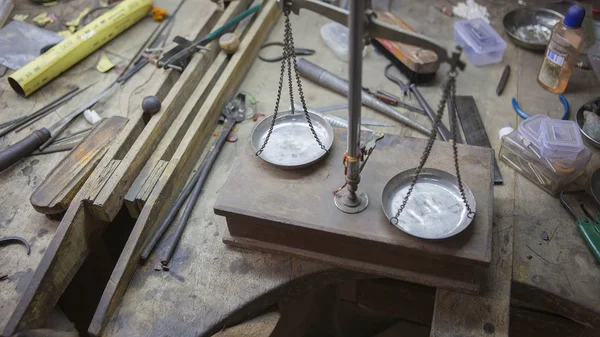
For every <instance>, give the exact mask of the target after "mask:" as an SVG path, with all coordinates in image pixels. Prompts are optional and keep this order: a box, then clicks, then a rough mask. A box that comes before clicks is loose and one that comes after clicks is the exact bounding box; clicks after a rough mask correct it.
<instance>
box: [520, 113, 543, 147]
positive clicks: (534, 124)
mask: <svg viewBox="0 0 600 337" xmlns="http://www.w3.org/2000/svg"><path fill="white" fill-rule="evenodd" d="M546 119H550V117H548V116H546V115H535V116H531V117H529V118H527V119H525V120H523V121H522V122H521V123H520V124H519V127H518V130H519V135H520V136H521V137H523V139H522V140H523V143H525V144H527V142H530V143H531V144H533V145H535V147H536V148H537V149H540V148H541V146H542V134H541V133H540V125H541V124H542V121H544V120H546Z"/></svg>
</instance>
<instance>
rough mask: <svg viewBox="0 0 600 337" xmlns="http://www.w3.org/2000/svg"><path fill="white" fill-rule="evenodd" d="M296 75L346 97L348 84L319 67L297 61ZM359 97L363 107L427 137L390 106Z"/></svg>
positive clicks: (417, 124)
mask: <svg viewBox="0 0 600 337" xmlns="http://www.w3.org/2000/svg"><path fill="white" fill-rule="evenodd" d="M297 65H298V73H299V74H300V76H302V77H304V78H306V79H308V80H310V81H313V82H315V83H317V84H319V85H320V86H322V87H324V88H327V89H329V90H332V91H334V92H336V93H338V94H340V95H344V96H346V97H348V90H349V85H348V82H347V81H346V80H344V79H342V78H339V77H338V76H336V75H334V74H332V73H331V72H329V71H327V70H325V69H323V68H321V67H319V66H318V65H316V64H314V63H312V62H310V61H308V60H306V59H304V58H299V59H298V63H297ZM360 95H362V104H364V105H365V106H367V107H369V108H371V109H373V110H375V111H377V112H380V113H382V114H384V115H386V116H388V117H390V118H393V119H395V120H396V121H398V122H400V123H403V124H404V125H406V126H408V127H411V128H413V129H415V130H417V131H419V132H421V133H422V134H424V135H427V136H429V134H430V131H429V128H427V127H425V126H423V125H421V124H419V123H417V122H415V121H413V120H411V119H410V118H408V117H406V116H405V115H403V114H401V113H400V112H399V111H398V110H396V109H394V108H392V107H391V106H389V105H387V104H385V103H383V102H380V101H379V100H377V99H376V98H375V97H373V96H371V95H369V94H368V93H366V92H364V91H362V90H361V93H360Z"/></svg>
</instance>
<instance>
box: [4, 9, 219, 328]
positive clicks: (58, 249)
mask: <svg viewBox="0 0 600 337" xmlns="http://www.w3.org/2000/svg"><path fill="white" fill-rule="evenodd" d="M199 2H202V3H203V5H202V6H200V7H201V8H200V7H198V5H199ZM177 3H178V1H172V3H171V5H173V6H172V8H174V7H175V5H176V4H177ZM166 4H167V5H168V3H166ZM180 13H181V16H179V18H180V19H181V21H176V22H175V25H174V26H173V29H172V31H171V34H174V35H186V36H188V38H194V37H195V36H196V35H197V34H198V33H199V32H201V31H202V30H205V31H209V30H210V29H211V27H206V25H207V24H211V23H212V24H214V22H215V21H216V19H215V16H217V12H216V5H214V4H212V3H211V2H209V1H208V0H193V1H186V2H185V3H184V5H183V8H182V10H181V11H180ZM186 18H187V19H186ZM192 18H193V20H192ZM136 28H137V26H134V27H132V30H128V31H127V32H125V34H127V35H125V37H129V38H131V36H129V33H132V34H135V33H137V39H136V41H137V40H140V43H142V41H143V40H144V39H139V36H140V31H137V30H136ZM145 28H146V29H148V27H145ZM151 30H152V29H148V32H150V31H151ZM144 34H145V33H144ZM189 34H191V35H189ZM117 40H119V39H116V40H115V41H117ZM127 46H128V47H129V48H130V49H131V50H132V51H131V52H132V53H135V51H136V50H137V48H139V45H135V44H132V43H131V42H129V44H127ZM111 47H114V44H113V43H109V44H108V45H107V48H111ZM132 56H133V55H131V56H129V57H132ZM198 57H201V55H197V57H194V58H193V59H196V58H198ZM92 61H94V60H92ZM84 63H85V62H84ZM84 65H86V64H84ZM78 66H79V65H78ZM86 66H87V67H89V69H94V67H93V65H89V64H87V65H86ZM75 70H76V69H75ZM93 71H96V70H95V69H94V70H93ZM155 71H157V70H156V69H152V68H151V67H147V68H145V69H144V70H142V72H141V73H140V74H139V75H136V77H134V79H136V80H135V81H131V82H127V83H126V84H125V86H124V89H123V92H124V93H126V94H128V95H129V96H125V97H120V96H119V97H114V98H113V99H112V100H110V103H112V104H115V106H116V107H117V108H116V111H119V112H120V114H123V115H127V114H128V109H129V99H130V97H135V98H137V102H140V101H141V97H143V96H146V95H149V94H156V93H159V94H160V93H161V92H164V91H165V90H166V89H165V88H166V87H165V86H166V85H168V83H170V82H169V78H170V77H171V75H170V73H172V72H169V71H167V72H164V71H162V70H160V72H158V73H157V75H158V76H157V77H156V81H154V80H149V79H148V77H146V78H144V77H139V78H138V76H141V74H146V76H148V75H149V74H152V73H153V72H155ZM94 76H97V75H94ZM63 77H64V76H61V77H59V78H57V79H56V80H55V81H54V82H53V84H57V85H60V84H61V82H60V80H61V79H62V78H63ZM88 78H89V77H88ZM106 80H107V81H109V82H110V79H106ZM112 80H114V78H113V79H112ZM132 80H133V79H132ZM104 81H105V80H104V78H103V80H102V81H99V82H100V86H103V84H105V83H104ZM138 81H145V82H148V85H147V86H146V85H145V84H144V83H145V82H138ZM94 88H95V87H94ZM140 88H141V89H142V90H139V92H138V91H135V90H138V89H140ZM90 90H91V89H90ZM44 92H45V91H44V89H42V91H40V92H38V93H36V95H39V94H40V93H44ZM93 94H97V93H94V92H91V93H90V95H93ZM134 94H135V95H134ZM4 95H6V93H5V94H4ZM140 96H141V97H140ZM80 98H81V100H85V99H86V98H87V99H88V100H89V99H90V97H80ZM121 100H123V101H124V102H125V103H122V102H121ZM134 101H136V100H134ZM70 103H73V104H75V107H76V105H77V104H81V103H83V101H79V100H78V101H77V102H73V101H72V102H70ZM120 104H125V108H124V109H122V108H121V105H120ZM138 104H139V103H137V104H136V105H138ZM99 107H101V105H97V106H96V108H99ZM105 107H106V105H105ZM73 108H74V107H67V109H73ZM123 110H124V111H123ZM66 111H68V110H66ZM53 117H54V118H60V116H53ZM45 122H46V123H48V121H45ZM142 125H143V121H142V119H141V110H139V112H138V113H136V115H134V116H133V117H132V118H131V121H130V123H127V125H126V126H125V127H124V128H123V130H122V131H121V133H120V134H119V136H118V137H116V139H115V140H114V142H113V144H112V146H111V148H110V149H109V150H108V151H107V154H106V155H105V157H104V158H103V159H102V161H101V163H100V164H99V165H98V167H97V169H96V170H97V171H98V172H102V171H104V172H105V173H107V172H111V171H112V170H113V168H112V167H110V166H112V165H114V164H121V160H120V159H121V158H123V157H122V156H123V153H124V152H126V151H127V148H128V147H129V146H131V143H133V140H134V139H135V138H136V137H137V134H138V133H139V130H140V128H141V126H142ZM37 127H39V126H37ZM56 159H58V157H56ZM55 163H56V162H55ZM50 164H51V163H50ZM109 167H110V168H109ZM117 168H118V167H117ZM7 171H8V172H10V170H7ZM6 174H8V173H6ZM96 178H97V179H96ZM106 178H107V177H106V176H98V177H94V179H93V180H88V182H86V184H84V187H83V188H82V190H81V191H80V193H79V194H78V195H77V196H76V197H75V199H74V200H73V202H72V205H71V206H70V208H69V209H68V210H67V212H66V214H65V216H64V217H63V219H62V221H61V223H60V224H59V225H58V229H56V235H54V237H52V238H51V241H50V237H49V238H48V241H49V242H50V243H49V245H48V246H46V247H47V249H46V247H43V248H42V249H41V250H40V258H41V259H40V260H39V261H40V262H39V265H37V267H36V268H35V269H34V270H31V272H30V273H29V274H28V275H27V278H28V279H26V280H23V285H22V286H21V288H19V296H18V297H16V298H15V299H12V300H13V301H14V302H15V306H14V307H13V306H12V303H11V311H9V312H8V313H7V315H6V317H7V322H6V325H5V326H4V327H3V331H2V333H3V334H5V335H11V334H12V333H14V332H15V331H19V330H22V329H24V328H28V327H32V326H36V325H39V324H40V323H41V322H42V321H43V320H44V318H45V315H46V314H47V313H48V312H49V310H50V309H52V308H53V307H54V305H55V304H56V301H57V300H58V297H59V296H60V294H61V293H62V292H63V291H64V289H65V288H66V286H67V285H68V283H69V281H70V280H71V278H72V277H73V275H74V273H75V272H76V271H77V269H78V268H79V266H80V265H81V263H82V262H83V261H84V260H85V258H86V256H87V254H88V253H89V251H90V250H91V249H92V247H93V243H94V240H95V237H97V236H98V235H101V233H102V232H103V230H104V228H105V226H106V224H107V222H106V221H102V220H100V219H98V218H97V217H96V218H95V217H93V216H92V215H90V208H89V204H90V203H89V201H87V197H88V196H89V195H90V194H89V190H88V189H87V186H88V184H89V186H96V187H99V186H105V185H106V184H107V183H108V182H109V181H110V178H109V179H108V180H106ZM27 197H29V196H27ZM55 226H56V225H55ZM54 228H56V227H54ZM35 235H36V233H34V234H33V236H35ZM2 318H4V317H2Z"/></svg>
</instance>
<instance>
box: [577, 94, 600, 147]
mask: <svg viewBox="0 0 600 337" xmlns="http://www.w3.org/2000/svg"><path fill="white" fill-rule="evenodd" d="M584 107H585V104H584V105H582V106H581V108H579V110H577V114H576V115H575V120H577V125H579V131H581V134H582V135H583V136H584V137H585V138H587V139H588V140H589V141H590V142H591V143H592V144H594V146H596V147H600V142H599V141H597V140H595V139H594V137H592V136H590V135H588V134H587V133H585V131H583V125H584V124H585V116H584V114H583V113H584V112H585V109H584ZM589 113H593V112H591V111H590V112H589Z"/></svg>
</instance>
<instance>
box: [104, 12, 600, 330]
mask: <svg viewBox="0 0 600 337" xmlns="http://www.w3.org/2000/svg"><path fill="white" fill-rule="evenodd" d="M431 3H433V2H432V1H421V2H418V3H414V2H413V3H411V4H408V3H406V4H400V3H394V7H393V11H395V12H396V13H397V14H398V15H399V16H401V17H402V18H403V19H404V20H406V21H407V22H408V23H409V24H410V25H411V26H412V27H413V28H415V29H416V30H417V31H418V32H420V33H425V34H427V35H428V36H430V37H432V38H435V39H437V40H438V41H441V42H442V43H444V44H445V45H447V46H449V47H450V46H452V44H453V43H452V29H451V27H452V23H453V21H454V19H452V18H448V17H446V16H444V15H442V14H440V13H438V12H436V11H435V10H433V9H432V8H430V6H429V5H430V4H431ZM483 3H485V4H486V5H487V6H488V9H489V10H490V12H491V14H492V24H493V25H494V27H495V28H496V30H497V31H498V32H503V29H502V28H501V17H502V16H503V14H504V13H505V12H506V11H508V8H509V7H507V6H506V4H504V3H497V2H496V3H494V2H483ZM511 5H514V6H516V3H515V4H511ZM327 22H328V20H327V19H325V18H323V17H319V16H318V15H315V14H312V13H310V12H302V15H301V17H296V16H292V24H293V27H294V31H295V32H296V34H295V35H294V40H295V43H296V47H304V48H313V49H316V50H317V54H316V55H314V56H311V57H310V58H309V59H310V60H311V61H312V62H314V63H317V64H319V65H320V66H321V67H324V68H326V69H328V70H329V71H332V72H334V73H336V74H338V75H341V76H343V77H346V78H347V64H346V63H343V62H341V61H340V60H338V59H337V58H336V57H335V56H334V54H333V53H332V52H331V50H329V49H328V48H327V47H326V46H325V44H324V42H323V41H322V40H321V38H320V37H319V27H320V26H322V25H323V24H325V23H327ZM504 35H505V34H504ZM282 36H283V19H280V21H279V23H278V25H277V26H276V27H275V28H274V30H273V32H272V34H271V36H270V38H269V41H280V40H281V39H282ZM505 38H506V39H507V37H506V36H505ZM540 62H541V59H540V56H539V54H535V53H532V52H529V51H525V50H523V49H520V48H517V47H515V46H514V45H513V44H511V43H509V47H508V49H507V51H506V53H505V55H504V60H503V62H502V63H501V64H497V65H492V66H488V67H483V68H477V67H474V66H472V65H469V66H468V67H467V69H466V71H465V72H464V73H461V75H460V76H459V79H458V88H457V94H459V95H461V94H464V95H473V96H475V100H476V102H477V105H478V107H479V111H480V113H481V115H482V118H483V120H484V123H485V126H486V129H487V132H488V135H489V136H490V140H491V142H492V146H493V147H494V149H495V150H496V151H498V150H499V147H500V143H499V140H498V137H497V134H498V130H499V129H500V127H502V126H504V124H505V123H510V124H511V125H512V126H513V127H516V126H517V124H518V123H519V122H520V119H519V118H518V117H517V116H516V114H515V113H514V110H513V109H512V106H511V103H510V98H512V97H516V98H517V99H518V100H519V102H520V104H521V105H522V106H523V107H526V109H527V110H529V112H530V113H532V114H536V113H544V114H548V115H550V116H553V117H558V116H560V115H561V113H562V112H561V109H562V106H561V105H560V104H558V100H557V99H556V97H555V96H553V95H551V94H549V93H547V92H545V91H543V90H542V89H541V88H540V87H539V86H538V85H537V84H536V82H535V75H536V73H537V70H538V67H539V64H540ZM386 64H387V61H385V59H384V58H383V57H382V56H380V55H377V54H376V53H374V52H373V51H372V50H370V51H369V52H368V54H367V56H366V57H365V62H364V70H363V73H364V77H363V80H364V85H366V86H368V87H370V88H384V89H386V90H388V91H391V92H396V93H398V88H397V87H395V85H394V84H392V83H391V82H389V81H387V80H386V79H385V78H384V77H383V68H384V66H385V65H386ZM506 64H510V65H511V67H512V69H513V71H512V75H511V78H510V80H509V83H508V86H507V88H506V89H505V91H504V93H503V95H502V96H501V97H497V96H496V93H495V87H496V84H497V83H498V80H499V78H500V75H501V73H502V69H503V68H504V65H506ZM278 76H279V65H278V64H271V63H264V62H262V61H260V60H256V61H255V62H254V64H253V66H252V68H251V70H250V71H249V72H248V74H247V76H246V79H245V81H244V82H243V84H242V86H241V90H245V91H248V92H250V93H252V94H253V95H254V96H255V97H256V98H257V99H258V101H259V104H258V106H259V109H260V112H262V113H265V114H270V113H271V111H272V107H273V103H274V97H275V93H276V88H277V80H278ZM443 80H444V68H442V70H440V72H439V75H438V78H437V80H436V83H435V84H434V85H432V86H429V87H426V88H423V92H424V94H425V96H426V97H427V99H428V100H429V101H430V102H437V100H438V99H439V94H440V93H439V91H440V90H439V87H440V85H441V83H442V81H443ZM303 83H304V92H305V96H306V100H307V102H308V104H309V105H311V106H324V105H330V104H335V103H344V102H345V99H344V98H342V97H340V96H338V95H336V94H333V93H331V92H329V91H327V90H325V89H322V88H320V87H318V86H316V85H315V84H312V83H310V82H308V81H304V82H303ZM597 85H598V80H597V79H595V77H594V76H593V74H592V73H591V72H583V71H580V70H576V71H575V73H574V75H573V80H572V83H571V84H570V86H569V90H568V92H567V93H566V97H567V99H568V100H569V102H570V104H571V107H572V109H577V108H578V107H579V106H580V105H581V104H583V103H584V102H585V101H587V100H589V99H590V98H592V97H594V96H595V92H594V89H593V88H594V86H596V87H597ZM283 101H284V103H283V104H284V105H286V104H287V100H286V99H284V100H283ZM434 104H435V103H434ZM411 115H412V116H413V117H414V118H415V119H417V120H419V121H420V122H422V123H427V120H426V118H425V117H423V116H418V115H416V116H415V115H414V114H411ZM363 116H364V117H365V118H369V119H374V120H379V121H385V122H389V123H394V122H393V121H392V120H390V119H388V118H386V117H384V116H382V115H380V114H378V113H375V112H373V111H371V110H370V109H366V108H365V109H363ZM572 118H573V115H572ZM394 124H396V125H395V127H393V128H381V129H380V130H381V131H384V132H387V133H391V134H397V135H403V136H408V137H422V136H421V135H420V134H418V133H417V132H414V131H411V130H410V129H408V128H406V127H403V126H401V125H398V124H397V123H394ZM253 125H254V124H253V123H252V122H250V121H246V122H244V123H242V124H241V125H239V127H238V135H239V139H240V141H238V142H237V143H235V144H227V145H226V146H225V149H224V150H223V152H222V153H221V155H220V157H219V159H218V161H217V163H216V165H215V167H214V168H213V170H212V173H211V175H210V178H209V180H208V182H207V185H206V186H205V187H204V192H203V193H202V196H201V198H200V200H199V202H198V204H197V205H196V208H195V210H194V213H193V215H192V217H191V221H190V223H189V225H188V227H187V229H186V231H185V233H184V236H183V238H182V241H181V243H180V246H179V248H178V250H177V252H176V253H175V256H174V260H173V263H172V266H171V269H170V271H169V272H168V273H167V272H157V271H154V269H153V266H154V265H153V263H152V262H151V263H149V264H146V265H143V266H142V267H141V268H140V269H138V271H137V273H136V275H135V277H134V278H133V280H132V281H131V283H130V284H129V288H128V290H127V292H126V294H125V296H124V298H123V300H122V302H121V303H120V305H119V306H118V308H117V310H116V312H115V314H114V315H113V317H112V319H111V320H110V322H109V325H108V327H107V329H106V331H105V334H106V335H107V336H137V335H164V334H168V335H180V336H192V335H198V334H203V333H207V332H215V331H218V330H220V329H221V328H222V327H223V325H224V324H225V325H227V324H230V323H232V322H235V321H236V319H240V318H243V317H248V316H252V315H254V314H256V313H258V312H260V311H261V310H262V309H264V308H266V307H268V306H269V305H271V304H273V303H276V302H277V301H278V299H280V298H281V297H285V296H291V295H293V294H296V293H298V292H300V291H301V290H305V289H310V288H311V287H316V286H317V285H323V284H330V283H335V282H341V281H343V280H350V279H360V278H363V277H365V276H364V275H362V274H358V273H352V272H345V271H341V270H338V269H335V268H332V267H329V266H327V265H323V264H319V263H314V262H308V261H303V260H299V259H296V258H290V257H287V256H279V255H270V254H264V253H257V252H250V251H244V250H238V249H232V248H229V247H227V246H225V245H224V244H223V243H222V238H223V236H224V235H225V231H226V224H225V219H224V218H222V217H218V216H215V215H214V214H213V210H212V207H213V204H214V202H215V200H216V197H217V195H218V193H219V190H220V188H221V187H222V186H223V184H224V182H225V181H226V179H227V175H228V172H229V171H230V169H231V167H232V165H233V162H234V161H235V159H236V157H237V156H238V155H239V153H240V151H243V147H245V146H247V143H246V142H247V139H248V135H249V133H250V131H251V129H252V127H253ZM592 150H593V151H594V153H595V155H594V156H593V158H592V161H591V162H590V164H589V165H588V169H587V171H586V174H585V175H584V176H582V177H581V178H580V179H578V181H577V182H578V183H579V184H581V186H583V185H585V183H586V181H588V179H589V174H590V173H591V172H593V171H594V169H595V168H597V167H598V163H599V159H598V158H597V153H598V150H597V149H595V148H592ZM375 155H376V154H375ZM500 169H501V171H502V174H503V177H504V184H503V185H501V186H496V187H495V188H494V196H495V201H494V234H493V261H492V265H491V266H490V268H489V269H488V272H487V273H486V278H485V282H484V287H483V290H482V294H481V295H480V296H471V295H463V294H458V293H453V292H450V291H444V290H438V291H437V294H436V298H435V301H436V302H435V312H434V313H433V317H434V318H433V321H432V329H431V335H432V336H445V335H460V336H477V335H484V334H485V335H497V336H506V335H508V331H509V310H508V309H509V304H510V303H512V305H513V306H514V308H513V309H514V310H513V311H514V312H515V313H516V314H513V315H521V316H522V317H524V318H526V319H531V320H535V319H540V320H541V319H543V318H545V317H546V316H544V315H545V314H540V315H541V316H540V317H537V316H536V317H535V318H531V317H530V316H528V314H527V312H525V311H523V310H522V309H523V308H534V309H537V310H540V311H542V312H545V313H551V315H548V316H547V317H556V316H552V315H556V314H557V315H560V316H563V317H566V318H568V319H571V320H574V321H577V322H580V323H581V324H582V325H578V326H577V327H576V328H573V329H575V330H573V329H572V330H571V331H576V333H579V332H580V331H583V329H584V328H583V327H584V326H592V325H593V326H595V328H596V329H597V328H598V327H599V326H600V321H599V319H600V311H599V309H598V308H600V302H599V301H600V298H599V297H598V296H597V294H598V293H600V286H599V285H598V283H597V282H595V280H597V279H598V277H600V268H598V265H597V264H596V263H595V262H594V260H593V257H592V256H591V254H590V253H589V252H588V250H587V247H586V246H585V244H584V243H583V240H582V239H581V237H580V235H579V233H578V232H577V229H576V227H575V226H574V225H573V219H572V218H571V217H570V215H569V214H568V213H567V212H566V211H564V210H563V208H562V207H561V206H560V205H559V201H558V200H557V199H555V198H553V197H551V196H550V195H548V194H546V193H544V192H542V191H541V190H540V189H539V188H538V187H536V186H535V185H534V184H532V183H531V182H529V181H528V180H526V179H525V178H524V177H522V176H520V175H519V174H517V173H516V172H515V171H514V170H512V169H511V168H509V167H507V166H506V165H504V164H503V163H500ZM364 174H370V173H369V170H368V167H367V169H366V170H365V172H364ZM248 197H249V198H251V197H252V196H248ZM544 231H545V232H547V233H548V234H549V235H550V239H549V240H548V241H544V240H543V239H542V236H541V233H542V232H544ZM511 279H512V283H511V282H510V280H511ZM511 294H512V300H511ZM399 305H401V304H399ZM231 314H234V315H233V317H232V318H231V320H230V321H227V317H228V316H229V315H231ZM515 317H516V316H515ZM560 319H563V320H564V318H556V320H558V321H560ZM515 321H516V319H515ZM559 323H560V322H559ZM559 323H556V324H559ZM577 329H579V330H577Z"/></svg>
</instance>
